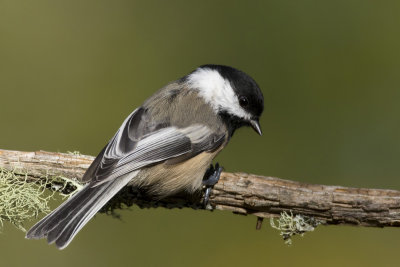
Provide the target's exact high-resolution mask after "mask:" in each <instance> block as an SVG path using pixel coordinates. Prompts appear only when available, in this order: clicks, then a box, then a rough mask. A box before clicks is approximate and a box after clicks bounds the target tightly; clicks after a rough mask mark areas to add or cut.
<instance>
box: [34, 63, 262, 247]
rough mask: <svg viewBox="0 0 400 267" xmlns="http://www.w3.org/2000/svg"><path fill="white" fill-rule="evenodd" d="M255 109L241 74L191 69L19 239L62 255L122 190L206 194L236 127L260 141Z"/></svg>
mask: <svg viewBox="0 0 400 267" xmlns="http://www.w3.org/2000/svg"><path fill="white" fill-rule="evenodd" d="M263 108H264V98H263V95H262V93H261V90H260V88H259V87H258V85H257V83H256V82H255V81H254V80H253V79H252V78H251V77H250V76H248V75H247V74H246V73H244V72H242V71H240V70H237V69H234V68H232V67H227V66H221V65H203V66H201V67H199V68H197V69H196V70H195V71H193V72H192V73H190V74H188V75H186V76H185V77H183V78H181V79H179V80H177V81H175V82H172V83H170V84H168V85H167V86H165V87H163V88H162V89H160V90H159V91H158V92H156V93H155V94H154V95H153V96H152V97H150V98H149V99H148V100H146V101H145V102H144V104H143V105H142V106H141V107H139V108H137V109H136V110H134V111H133V112H132V113H131V114H130V115H129V116H128V117H127V118H126V119H125V121H124V122H123V123H122V125H121V127H120V128H119V129H118V131H117V133H116V134H115V135H114V137H113V138H112V139H111V140H110V142H109V143H108V144H107V145H106V146H105V147H104V148H103V150H102V151H101V152H100V154H99V155H98V156H97V157H96V158H95V160H94V161H93V163H92V164H91V165H90V167H89V168H88V169H87V171H86V173H85V174H84V176H83V182H88V184H87V185H86V186H85V187H84V188H83V189H82V190H80V191H79V192H77V193H76V194H75V195H74V196H72V197H71V198H70V199H68V200H67V201H65V202H64V203H63V204H62V205H60V206H59V207H58V208H57V209H55V210H54V211H53V212H51V213H50V214H48V215H47V216H46V217H44V218H43V219H42V220H41V221H39V222H38V223H37V224H35V225H34V226H33V227H32V228H31V229H30V230H29V231H28V233H27V235H26V237H27V238H34V239H39V238H47V240H48V242H49V243H50V244H51V243H53V242H55V244H56V246H57V247H58V248H59V249H63V248H65V247H66V246H68V244H69V243H70V242H71V241H72V239H73V238H74V236H75V235H76V234H77V233H78V232H79V230H81V229H82V227H83V226H84V225H85V224H86V223H87V222H88V221H89V220H90V219H91V218H92V217H93V216H94V215H95V214H96V213H97V212H98V211H99V210H100V209H101V208H102V207H103V206H104V205H105V204H106V203H107V202H108V201H109V200H110V199H111V198H112V197H113V196H114V195H115V194H117V193H118V191H120V190H121V189H122V188H123V187H124V186H134V187H137V188H146V190H148V193H149V194H150V195H152V196H154V197H155V198H157V199H161V198H164V197H166V196H169V195H173V194H176V193H178V192H181V191H186V192H188V193H194V192H196V191H198V190H201V189H202V186H203V185H206V186H207V187H208V188H210V187H211V186H212V185H214V184H215V183H216V182H217V181H218V179H219V175H220V173H221V170H222V168H220V167H219V166H216V168H215V169H214V168H213V167H211V168H210V169H211V171H210V169H209V167H210V164H211V162H212V160H213V158H214V157H215V156H216V155H217V154H218V153H219V152H220V151H221V150H222V149H223V148H224V147H225V146H226V144H227V143H228V142H229V140H230V138H231V137H232V135H233V133H234V132H235V130H236V129H237V128H239V127H241V126H251V127H253V129H254V130H255V131H256V132H257V133H258V134H260V135H261V129H260V125H259V118H260V116H261V113H262V111H263ZM208 194H209V190H208V191H206V201H207V198H208Z"/></svg>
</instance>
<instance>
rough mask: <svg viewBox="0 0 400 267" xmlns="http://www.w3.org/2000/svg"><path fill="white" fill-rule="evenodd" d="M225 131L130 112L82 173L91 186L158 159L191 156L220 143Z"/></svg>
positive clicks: (172, 159)
mask: <svg viewBox="0 0 400 267" xmlns="http://www.w3.org/2000/svg"><path fill="white" fill-rule="evenodd" d="M224 140H225V134H223V133H215V132H213V131H211V130H210V129H209V128H208V127H207V126H205V125H202V124H194V125H189V126H188V127H185V128H178V127H175V126H172V125H169V124H168V123H167V122H163V123H157V122H154V121H152V120H151V118H150V116H149V115H148V114H147V112H146V110H145V109H144V108H142V107H141V108H138V109H136V110H135V111H134V112H132V113H131V114H130V115H129V116H128V118H127V119H126V120H125V121H124V122H123V124H122V125H121V127H120V128H119V130H118V131H117V133H116V134H115V135H114V137H113V138H112V139H111V140H110V142H109V143H108V144H107V146H106V147H105V148H104V149H103V150H102V151H101V153H100V154H99V155H98V156H97V157H96V159H95V160H94V161H93V163H92V164H91V166H90V167H89V169H88V170H87V172H86V173H85V175H84V178H83V179H84V181H89V180H90V181H91V182H92V186H97V185H99V184H102V183H104V182H107V181H110V180H113V179H116V178H117V177H120V176H122V175H124V174H127V173H130V172H132V171H135V170H137V169H139V168H142V167H145V166H148V165H152V164H155V163H158V162H163V161H170V162H172V163H176V162H178V161H182V160H186V159H188V158H191V157H193V156H195V155H197V154H199V153H201V152H203V151H213V150H215V149H216V148H218V147H219V146H221V145H222V144H223V142H224Z"/></svg>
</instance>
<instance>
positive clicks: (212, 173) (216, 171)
mask: <svg viewBox="0 0 400 267" xmlns="http://www.w3.org/2000/svg"><path fill="white" fill-rule="evenodd" d="M223 169H224V168H223V167H220V166H219V164H218V163H216V164H215V167H214V166H213V165H212V164H211V165H210V168H208V170H207V171H206V173H205V174H204V178H203V185H204V186H205V188H206V191H205V194H204V202H203V205H204V208H207V204H208V201H209V200H210V194H211V189H212V187H213V186H214V185H215V184H216V183H218V181H219V178H220V176H221V172H222V170H223Z"/></svg>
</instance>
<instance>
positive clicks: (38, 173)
mask: <svg viewBox="0 0 400 267" xmlns="http://www.w3.org/2000/svg"><path fill="white" fill-rule="evenodd" d="M93 159H94V158H93V157H91V156H85V155H76V154H64V153H52V152H45V151H38V152H21V151H10V150H1V149H0V168H5V169H8V170H13V171H14V172H15V173H17V174H18V173H20V174H26V173H27V174H28V176H29V177H31V178H32V179H33V180H35V179H39V178H40V177H43V176H62V177H67V178H69V179H72V180H75V181H76V182H78V183H79V182H80V179H81V177H82V176H83V174H84V172H85V170H86V168H88V166H89V165H90V163H91V162H92V160H93ZM119 198H120V199H119V200H120V201H119V202H118V203H120V202H122V203H125V204H127V205H131V204H132V203H135V204H137V205H139V206H140V207H158V206H163V207H167V208H174V207H191V208H201V195H199V196H194V197H193V196H191V197H188V196H175V197H171V198H168V199H164V200H162V201H157V202H155V201H152V200H150V199H149V198H147V197H146V196H145V195H142V194H141V193H140V192H138V191H134V190H132V189H129V190H128V191H127V190H125V191H124V192H121V193H120V195H119ZM210 205H211V206H212V207H213V208H215V209H218V210H228V211H232V212H234V213H238V214H244V215H247V214H252V215H255V216H257V217H259V218H265V217H276V216H279V215H280V214H281V212H285V211H286V212H292V213H293V214H301V215H305V216H310V217H314V218H315V219H317V220H319V221H321V222H323V223H324V224H352V225H359V226H375V227H383V226H396V227H398V226H400V191H397V190H383V189H364V188H348V187H341V186H328V185H312V184H305V183H299V182H294V181H288V180H283V179H279V178H274V177H264V176H258V175H253V174H246V173H228V172H223V173H222V175H221V179H220V181H219V182H218V183H217V184H216V185H215V186H214V189H213V190H212V193H211V198H210ZM259 221H261V220H259ZM260 226H261V225H258V226H257V227H260Z"/></svg>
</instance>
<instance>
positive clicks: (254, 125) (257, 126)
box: [250, 119, 262, 135]
mask: <svg viewBox="0 0 400 267" xmlns="http://www.w3.org/2000/svg"><path fill="white" fill-rule="evenodd" d="M250 125H251V127H252V128H253V129H254V131H256V132H257V133H258V134H259V135H262V131H261V127H260V123H259V122H258V119H255V120H250Z"/></svg>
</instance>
